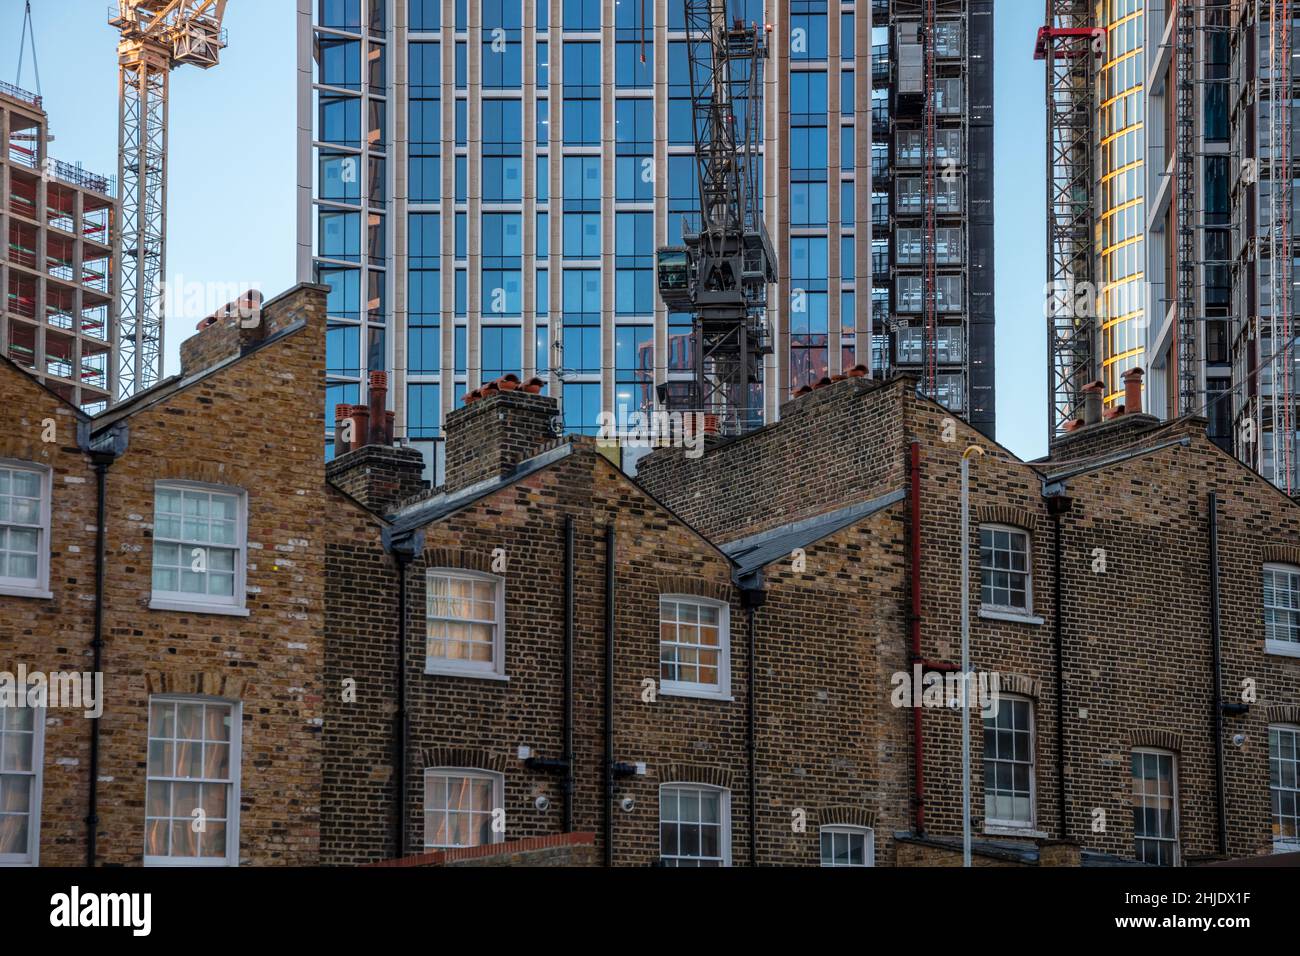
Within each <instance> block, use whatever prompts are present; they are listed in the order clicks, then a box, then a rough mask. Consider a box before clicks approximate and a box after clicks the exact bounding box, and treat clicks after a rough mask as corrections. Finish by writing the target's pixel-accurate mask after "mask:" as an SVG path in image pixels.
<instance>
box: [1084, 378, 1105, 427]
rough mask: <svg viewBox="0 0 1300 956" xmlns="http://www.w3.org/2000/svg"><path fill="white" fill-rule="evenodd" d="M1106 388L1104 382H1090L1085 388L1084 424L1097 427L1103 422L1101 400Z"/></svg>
mask: <svg viewBox="0 0 1300 956" xmlns="http://www.w3.org/2000/svg"><path fill="white" fill-rule="evenodd" d="M1105 390H1106V386H1105V384H1103V383H1102V382H1089V383H1088V384H1087V385H1085V386H1083V423H1084V425H1096V424H1097V423H1098V422H1100V421H1101V399H1102V394H1103V393H1104V392H1105Z"/></svg>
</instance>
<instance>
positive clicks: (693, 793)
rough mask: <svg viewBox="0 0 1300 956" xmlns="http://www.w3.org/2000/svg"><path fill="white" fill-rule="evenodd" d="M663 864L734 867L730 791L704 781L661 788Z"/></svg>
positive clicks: (661, 852) (660, 818)
mask: <svg viewBox="0 0 1300 956" xmlns="http://www.w3.org/2000/svg"><path fill="white" fill-rule="evenodd" d="M659 858H660V860H661V861H662V862H663V865H664V866H731V791H730V790H726V789H724V788H722V787H713V786H709V785H708V784H703V783H666V784H664V785H663V786H661V787H660V788H659Z"/></svg>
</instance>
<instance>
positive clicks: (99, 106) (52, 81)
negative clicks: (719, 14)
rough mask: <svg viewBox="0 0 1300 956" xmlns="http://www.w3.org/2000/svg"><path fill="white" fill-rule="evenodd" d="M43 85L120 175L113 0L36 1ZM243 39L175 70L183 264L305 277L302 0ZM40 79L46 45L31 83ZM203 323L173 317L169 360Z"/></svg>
mask: <svg viewBox="0 0 1300 956" xmlns="http://www.w3.org/2000/svg"><path fill="white" fill-rule="evenodd" d="M32 6H33V8H34V9H33V17H34V19H35V21H36V24H35V26H36V43H37V57H38V62H39V64H40V67H41V92H42V94H43V95H44V97H45V108H46V110H47V111H48V112H49V114H50V120H51V127H52V130H53V132H54V135H55V142H54V143H53V144H52V145H51V147H50V151H51V155H53V156H55V157H56V158H58V159H62V160H66V161H69V162H77V161H80V162H82V163H84V164H85V166H86V167H87V168H88V169H91V170H93V171H96V172H100V173H104V174H113V173H115V172H116V167H117V56H116V38H115V35H114V34H115V31H114V30H113V28H111V27H110V26H108V23H107V14H106V11H107V9H108V6H109V2H108V0H36V2H34V3H33V5H32ZM22 12H23V3H22V0H0V79H2V80H4V81H6V82H13V80H14V76H15V70H16V69H17V65H18V37H19V33H20V30H21V27H22V15H23V13H22ZM1042 16H1043V11H1042V4H1041V3H1038V2H1033V0H1014V2H1012V0H1002V2H1000V3H998V4H997V11H996V24H995V31H996V35H997V47H996V52H995V57H996V81H997V90H996V101H995V117H996V122H997V133H996V136H997V138H996V144H995V187H994V188H995V199H996V207H995V215H996V217H997V236H996V243H997V256H996V270H997V289H996V303H997V306H996V307H997V322H998V329H997V388H998V405H997V413H998V438H999V440H1000V441H1001V443H1002V444H1004V445H1006V446H1007V447H1009V448H1010V449H1011V450H1012V451H1014V452H1016V453H1017V454H1019V455H1021V456H1023V457H1036V456H1038V455H1041V454H1043V453H1044V452H1045V451H1046V445H1047V433H1046V424H1045V419H1046V406H1047V397H1046V389H1047V382H1046V376H1047V367H1046V359H1045V349H1046V325H1045V320H1044V319H1043V305H1042V289H1043V282H1044V279H1043V275H1044V271H1045V269H1044V262H1045V257H1046V249H1045V241H1046V240H1045V236H1046V232H1045V229H1046V227H1045V223H1044V212H1043V210H1044V202H1045V195H1046V186H1045V184H1044V182H1043V171H1044V162H1045V159H1044V156H1045V144H1044V140H1043V136H1044V107H1043V65H1042V64H1041V63H1036V62H1035V61H1034V60H1033V58H1032V56H1031V51H1032V49H1033V37H1034V33H1035V31H1036V30H1037V28H1038V25H1039V24H1040V23H1041V22H1042ZM226 26H227V28H228V30H229V32H230V46H229V48H228V49H227V50H226V51H225V53H224V54H223V56H222V63H221V65H220V66H218V67H216V68H215V69H213V70H210V71H207V72H204V71H202V70H199V69H196V68H194V67H185V68H183V69H181V70H177V71H175V72H174V73H173V74H172V96H171V127H170V167H169V176H168V178H169V197H168V246H167V271H168V274H169V277H170V278H171V279H172V280H173V281H174V282H175V281H179V280H184V281H200V282H204V281H210V282H218V283H223V284H236V283H244V284H254V283H257V284H260V286H261V288H262V289H263V290H265V291H266V292H267V293H268V294H275V293H277V292H279V291H281V290H283V289H285V288H287V287H288V286H290V285H291V284H292V283H293V281H294V279H295V276H294V243H295V235H294V222H295V219H294V186H295V174H294V168H295V152H294V151H295V142H294V130H295V127H296V106H295V90H294V83H295V69H294V60H295V52H294V46H295V42H294V4H293V3H292V0H232V2H231V3H230V4H229V5H228V6H227V9H226ZM19 85H20V86H23V87H24V88H26V89H34V88H35V86H36V82H35V78H34V76H33V73H32V70H31V57H30V53H29V54H28V57H27V59H26V61H25V64H24V72H23V76H22V79H21V81H20V83H19ZM192 332H193V319H192V317H187V318H186V319H185V320H184V321H180V320H177V321H169V322H168V325H167V329H166V333H165V334H166V350H165V354H166V369H165V371H166V372H167V373H168V374H170V373H172V372H175V371H176V370H177V366H178V362H177V349H178V348H179V346H180V342H181V341H182V339H184V338H186V337H187V336H189V335H190V334H192Z"/></svg>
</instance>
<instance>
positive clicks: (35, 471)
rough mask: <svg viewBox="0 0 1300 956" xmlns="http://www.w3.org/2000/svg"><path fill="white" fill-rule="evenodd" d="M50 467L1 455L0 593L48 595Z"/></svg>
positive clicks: (24, 595)
mask: <svg viewBox="0 0 1300 956" xmlns="http://www.w3.org/2000/svg"><path fill="white" fill-rule="evenodd" d="M49 587H50V469H48V468H46V467H44V466H43V465H36V464H32V463H30V462H20V461H9V460H8V459H0V594H9V595H15V596H19V597H46V598H47V597H51V596H52V595H51V594H50V590H49Z"/></svg>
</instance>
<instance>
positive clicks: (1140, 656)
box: [637, 378, 1300, 863]
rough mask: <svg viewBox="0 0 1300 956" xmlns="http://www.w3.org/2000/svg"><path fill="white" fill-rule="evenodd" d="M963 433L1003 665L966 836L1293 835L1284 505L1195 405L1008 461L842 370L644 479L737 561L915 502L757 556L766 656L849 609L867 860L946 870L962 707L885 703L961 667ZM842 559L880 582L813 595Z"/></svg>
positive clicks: (1026, 843)
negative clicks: (784, 537)
mask: <svg viewBox="0 0 1300 956" xmlns="http://www.w3.org/2000/svg"><path fill="white" fill-rule="evenodd" d="M1129 407H1130V408H1138V407H1140V405H1139V404H1138V403H1137V401H1133V400H1130V402H1129ZM971 445H977V446H979V447H980V448H981V449H982V450H983V452H984V454H983V456H982V457H975V458H974V459H973V464H972V466H971V472H972V479H971V486H970V525H969V527H968V528H967V534H968V536H969V537H968V540H969V543H970V548H969V558H970V582H971V592H970V598H969V599H970V608H971V626H970V646H971V661H972V671H973V672H985V673H997V674H998V675H999V677H1000V688H1001V695H1000V696H1001V701H1000V706H999V708H998V714H997V716H996V717H991V718H989V719H988V720H986V719H985V718H984V717H983V716H982V715H981V714H980V713H979V712H978V711H975V712H973V713H971V715H970V719H971V722H972V740H973V746H972V751H973V757H972V760H973V786H972V790H973V794H974V796H973V798H972V812H973V816H974V833H975V837H976V842H977V852H983V853H984V854H985V855H986V856H988V857H990V858H993V857H996V856H997V855H998V854H1002V853H1005V852H1009V853H1011V854H1012V855H1018V856H1017V858H1019V859H1022V860H1036V859H1037V858H1038V855H1039V851H1040V850H1044V848H1051V847H1055V846H1058V845H1060V843H1061V841H1067V842H1069V843H1072V844H1075V845H1077V846H1078V847H1081V848H1082V851H1083V855H1082V859H1083V862H1085V863H1087V862H1122V861H1129V860H1134V859H1138V860H1144V861H1147V862H1162V863H1169V862H1194V861H1197V860H1201V859H1209V858H1222V857H1225V856H1226V857H1240V856H1249V855H1253V854H1260V853H1267V852H1270V851H1272V850H1273V849H1275V848H1276V849H1287V848H1294V847H1293V844H1292V842H1291V841H1293V840H1294V838H1295V835H1296V829H1295V825H1296V818H1295V809H1294V807H1295V799H1296V791H1295V787H1296V784H1295V769H1296V766H1295V759H1296V758H1295V754H1296V749H1295V742H1296V735H1297V733H1298V732H1300V653H1298V652H1300V613H1298V609H1300V592H1297V587H1300V510H1298V509H1297V506H1296V504H1295V503H1294V502H1292V501H1290V500H1289V499H1287V498H1286V497H1285V496H1283V495H1281V494H1279V493H1278V492H1277V490H1276V489H1275V488H1274V487H1273V486H1272V485H1271V484H1269V483H1268V482H1266V481H1264V480H1263V479H1261V478H1260V477H1259V476H1258V475H1256V474H1255V473H1253V472H1252V471H1250V470H1249V469H1247V468H1245V467H1243V466H1242V465H1241V464H1240V463H1238V462H1237V461H1235V460H1234V459H1233V458H1232V457H1231V456H1228V455H1225V454H1224V453H1223V452H1222V451H1221V450H1219V449H1218V448H1217V447H1216V446H1215V445H1213V444H1212V443H1211V442H1210V441H1209V440H1208V439H1207V438H1206V437H1205V423H1204V421H1202V420H1199V419H1184V420H1178V421H1173V422H1159V421H1157V420H1156V419H1154V418H1151V417H1149V416H1145V415H1141V414H1129V415H1126V416H1122V417H1119V418H1116V419H1114V420H1111V421H1107V422H1097V423H1095V424H1091V425H1089V426H1087V427H1085V428H1082V429H1080V430H1079V431H1077V432H1075V433H1074V434H1073V435H1071V436H1069V437H1068V438H1067V439H1065V440H1063V441H1061V442H1060V443H1058V445H1057V446H1056V447H1055V448H1054V449H1053V457H1051V458H1049V459H1046V460H1043V461H1038V462H1022V461H1020V460H1018V459H1017V458H1016V457H1015V456H1014V455H1012V454H1011V453H1010V452H1008V451H1007V450H1005V449H1003V448H1000V447H998V446H997V445H994V444H992V443H990V442H988V441H987V440H986V439H984V438H983V437H982V436H980V435H978V434H977V433H976V432H974V431H973V430H972V429H970V428H969V427H968V426H967V425H966V424H965V423H964V422H961V421H960V420H957V419H955V418H953V417H951V416H950V414H949V413H947V412H945V411H944V410H943V409H942V408H940V407H939V406H938V405H935V404H933V403H931V402H929V401H927V400H925V399H922V398H918V397H917V396H916V395H915V392H914V383H913V382H911V381H909V380H907V379H905V378H899V379H894V380H891V381H889V382H884V383H882V382H869V381H864V380H860V379H849V380H848V381H845V382H841V383H836V384H832V385H829V386H827V387H824V388H821V389H818V390H816V391H814V392H813V393H811V394H809V395H806V396H804V397H802V398H800V399H797V400H795V402H793V403H792V404H789V405H787V406H786V408H785V409H784V410H783V417H782V420H781V421H780V422H779V423H777V424H774V425H771V426H768V427H767V428H765V429H762V430H760V431H758V432H755V433H752V434H749V435H746V436H744V437H742V438H739V439H735V440H733V441H730V442H724V443H721V444H718V445H717V446H715V447H713V448H711V449H710V450H709V451H708V452H707V453H706V454H705V455H704V457H703V458H701V459H699V460H696V461H691V460H689V459H687V458H686V457H685V455H684V454H683V452H682V451H681V450H679V449H669V450H660V451H657V452H656V453H655V454H653V455H651V456H649V457H647V458H646V459H643V460H642V462H641V465H640V470H639V472H638V479H637V480H638V482H639V483H640V484H641V485H642V486H643V487H644V488H646V490H647V491H649V492H650V493H651V494H653V495H654V496H655V497H656V498H658V499H659V500H661V501H663V502H664V503H665V504H666V505H667V506H669V507H671V508H673V509H674V510H675V511H677V512H678V513H679V514H680V515H682V517H683V518H684V519H685V520H687V521H688V522H690V523H691V524H692V525H694V526H696V527H700V528H702V529H705V530H706V531H707V533H709V534H710V536H711V537H712V538H713V539H714V540H716V541H719V542H722V544H721V546H722V549H723V550H724V551H726V552H727V553H729V554H731V555H732V556H733V557H734V556H735V555H736V553H737V548H738V545H739V544H740V543H742V539H749V540H751V541H752V540H755V537H756V536H757V537H758V538H759V539H761V538H762V535H763V534H764V533H766V534H767V535H768V536H769V538H771V537H779V535H781V534H783V533H785V532H784V531H783V529H788V528H791V527H797V526H799V525H800V524H804V525H806V524H808V523H810V522H815V521H818V520H823V521H824V520H828V516H830V515H832V514H833V513H834V512H835V511H836V510H838V509H845V508H846V507H852V506H854V505H857V506H859V507H863V506H866V505H867V504H868V503H870V502H873V501H875V502H878V503H879V502H883V501H887V500H889V496H891V495H895V496H896V495H898V494H899V493H900V492H906V498H905V499H903V500H900V501H899V502H898V503H896V504H893V505H890V506H888V507H885V508H882V510H880V511H878V512H877V513H876V514H875V516H874V517H873V518H871V519H869V520H870V521H871V522H874V525H871V524H868V525H866V526H864V527H862V528H861V529H855V528H854V527H852V526H850V527H848V528H846V530H845V531H842V532H840V535H841V537H840V538H839V539H838V540H837V539H836V538H835V537H831V538H828V539H825V540H826V543H825V544H823V545H822V546H821V547H819V548H817V549H815V550H814V549H806V552H805V554H804V556H803V567H804V571H803V573H802V574H799V573H797V572H795V571H794V570H793V567H792V565H793V561H792V556H791V555H790V554H786V555H784V556H783V557H782V558H780V559H779V560H776V561H774V562H773V563H772V564H770V565H768V567H767V571H766V575H765V577H766V584H767V607H768V608H773V607H780V606H782V605H783V604H789V605H791V606H796V607H802V610H803V613H802V614H801V615H788V616H787V617H786V619H785V620H780V619H774V620H772V632H771V637H770V638H769V640H768V641H763V640H760V643H759V657H758V660H759V664H758V666H759V670H760V673H761V672H762V669H763V655H764V654H765V653H766V652H767V647H768V646H769V645H770V646H772V647H774V648H775V647H779V646H780V642H781V641H782V639H783V637H784V640H785V641H786V642H787V643H792V644H796V645H798V644H803V645H805V646H809V645H811V646H820V643H821V642H822V641H824V640H825V639H826V638H827V636H828V635H830V636H831V637H832V639H833V637H834V635H836V634H838V633H839V632H840V630H841V629H842V628H844V627H845V626H846V623H847V622H848V621H852V620H856V621H858V622H860V626H861V632H860V633H861V634H862V635H863V636H864V637H865V640H863V641H862V643H861V647H862V649H863V650H864V651H865V656H864V657H863V658H862V659H861V660H860V664H859V666H860V667H861V669H862V674H863V677H864V679H866V680H868V681H870V680H872V676H871V675H873V674H874V683H873V685H872V686H870V687H869V688H867V689H866V690H865V691H864V693H865V696H867V697H870V698H871V699H872V700H873V701H875V702H876V705H877V710H876V711H875V713H876V714H877V715H878V717H879V719H880V720H881V722H882V726H881V727H880V728H879V729H878V731H877V736H878V738H879V747H878V750H877V751H876V753H877V754H878V755H879V759H878V763H877V765H876V767H875V768H874V771H873V772H874V774H875V776H874V777H870V778H869V779H870V780H874V781H877V782H876V784H875V787H876V789H875V790H874V791H873V790H871V789H870V786H868V792H869V793H870V794H871V801H872V803H873V804H875V806H874V809H875V810H876V815H877V823H876V826H875V831H876V832H875V837H874V838H875V841H876V843H877V859H878V861H879V862H881V863H888V862H895V861H896V862H900V863H916V862H925V861H927V860H929V861H934V860H939V859H948V860H951V854H950V853H948V854H947V855H946V856H945V853H944V847H945V845H946V844H945V841H946V840H949V839H950V838H952V837H954V836H959V835H960V833H961V786H960V780H961V776H960V740H961V730H960V727H961V724H960V717H959V714H960V712H959V711H956V710H954V709H952V708H951V707H945V706H942V705H941V706H939V707H935V708H927V707H922V708H920V710H921V713H920V715H919V725H920V728H921V730H920V731H919V732H917V729H916V724H917V723H918V715H917V713H916V710H917V709H916V708H914V707H886V706H883V705H882V704H883V701H885V700H886V699H887V698H888V696H889V694H890V691H891V687H890V686H889V685H888V683H886V681H887V679H889V675H890V674H891V673H897V670H899V669H900V668H899V665H900V663H902V664H904V668H903V669H905V665H906V664H908V663H911V664H913V665H915V664H917V663H920V664H921V666H922V670H923V671H924V672H925V673H926V674H929V673H934V674H936V675H942V674H943V673H944V672H945V671H951V670H953V669H954V667H955V665H956V662H957V661H958V660H959V653H960V652H959V648H960V621H961V604H960V590H961V588H960V582H961V576H960V540H961V539H960V534H961V507H960V482H959V471H960V468H959V465H960V459H961V456H962V453H963V451H964V449H966V448H967V447H968V446H971ZM913 461H915V465H914V466H913ZM737 475H744V476H745V478H744V480H743V481H739V482H738V481H737V480H736V477H735V476H737ZM1058 525H1059V556H1060V560H1059V565H1058V561H1057V554H1058V547H1057V541H1058V537H1057V531H1058ZM852 558H858V559H859V560H861V561H863V562H864V564H865V565H866V566H867V568H869V569H870V574H871V575H873V576H875V577H876V579H877V581H878V584H877V588H876V593H874V594H873V593H872V591H871V590H870V589H868V588H864V587H861V586H857V587H854V586H848V587H846V589H845V594H844V599H845V600H844V606H843V607H841V608H839V609H836V606H835V605H834V604H831V603H828V602H827V601H826V600H825V598H824V592H825V591H826V590H827V589H828V588H829V587H830V586H831V584H832V582H841V583H844V584H845V585H849V583H850V581H851V578H848V577H846V575H845V568H844V564H843V562H844V561H846V560H849V559H852ZM918 566H919V570H918ZM913 585H916V586H917V587H918V590H919V593H918V594H917V601H916V604H915V605H914V606H912V607H909V602H908V601H907V600H906V599H905V598H904V597H903V594H904V592H905V591H906V590H907V589H908V588H909V587H911V586H913ZM1058 598H1059V609H1060V610H1059V614H1058V612H1057V608H1058ZM855 605H856V607H855ZM909 611H915V614H914V615H910V616H909ZM819 612H821V613H819ZM850 615H851V616H850ZM910 619H915V620H916V621H917V624H918V627H919V634H918V644H917V646H916V648H915V649H913V648H911V647H909V642H908V636H907V623H908V622H909V620H910ZM760 621H761V618H760ZM812 623H815V625H816V626H815V629H814V628H810V627H809V624H812ZM1058 625H1059V630H1058ZM761 627H762V625H761V624H760V628H761ZM1058 648H1059V651H1060V654H1059V660H1060V667H1061V674H1060V677H1059V680H1058V676H1057V662H1058ZM1216 648H1217V651H1216ZM1216 660H1217V662H1218V664H1217V667H1218V670H1217V686H1218V687H1219V688H1220V691H1219V692H1218V693H1217V694H1216V690H1215V688H1216ZM813 663H816V661H815V660H814V661H813ZM1058 687H1059V688H1062V689H1063V693H1061V692H1058ZM758 696H759V700H760V701H762V700H763V699H764V698H765V697H767V696H768V695H763V694H761V693H760V694H759V695H758ZM1216 697H1217V698H1218V706H1217V707H1216ZM782 703H783V704H785V705H790V704H797V703H799V700H798V697H797V695H794V696H792V697H790V698H786V697H783V698H782ZM1058 715H1059V717H1058ZM1216 715H1217V716H1216ZM771 721H772V723H774V724H775V723H781V724H783V725H787V724H788V718H787V717H786V715H785V714H784V713H780V714H778V713H773V714H772V715H771ZM909 725H910V726H909ZM909 738H910V739H909ZM765 748H771V749H768V750H766V753H769V754H772V755H773V756H775V755H776V754H779V753H781V752H782V748H781V745H780V742H779V741H773V740H769V739H765V738H760V746H759V752H760V757H759V762H760V766H761V765H762V764H763V759H764V758H763V754H764V753H765ZM918 750H919V751H920V753H921V754H922V757H921V761H920V764H921V766H920V770H919V772H918V770H917V759H916V754H917V752H918ZM1062 754H1063V755H1064V757H1063V760H1062V758H1061V755H1062ZM775 763H776V764H777V766H776V768H775V769H774V772H782V771H784V772H787V773H788V772H789V771H788V768H786V767H783V766H782V761H780V760H777V761H775ZM1270 765H1271V769H1272V773H1273V785H1272V786H1271V785H1270ZM1220 766H1221V767H1222V770H1221V771H1220V769H1219V768H1220ZM1062 780H1064V788H1063V789H1062ZM1220 792H1222V798H1220ZM1220 807H1222V810H1220ZM775 816H778V815H777V814H775V813H774V818H775ZM773 832H775V830H774V831H773ZM904 844H906V846H907V847H908V849H907V852H906V853H902V852H901V851H899V850H898V846H901V845H904ZM1008 844H1009V845H1010V850H1007V847H1008ZM949 849H950V847H949ZM1046 856H1051V857H1053V858H1055V857H1057V856H1059V854H1056V853H1055V851H1053V852H1052V853H1050V854H1046ZM957 860H960V855H959V854H958V856H957Z"/></svg>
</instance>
